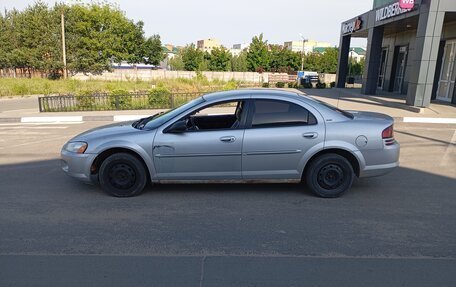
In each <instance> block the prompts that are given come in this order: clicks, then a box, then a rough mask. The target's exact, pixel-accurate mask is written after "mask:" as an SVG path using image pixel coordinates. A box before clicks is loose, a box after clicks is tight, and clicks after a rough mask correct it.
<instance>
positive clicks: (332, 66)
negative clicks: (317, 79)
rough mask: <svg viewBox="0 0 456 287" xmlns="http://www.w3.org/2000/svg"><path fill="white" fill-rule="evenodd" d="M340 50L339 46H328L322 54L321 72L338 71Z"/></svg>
mask: <svg viewBox="0 0 456 287" xmlns="http://www.w3.org/2000/svg"><path fill="white" fill-rule="evenodd" d="M338 55H339V50H338V49H337V48H327V49H326V50H325V52H324V53H323V54H321V56H320V68H319V72H321V73H329V74H335V73H336V71H337V61H338Z"/></svg>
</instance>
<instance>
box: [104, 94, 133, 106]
mask: <svg viewBox="0 0 456 287" xmlns="http://www.w3.org/2000/svg"><path fill="white" fill-rule="evenodd" d="M131 103H132V95H131V94H130V93H129V92H127V91H125V90H114V91H112V92H111V93H109V105H110V106H111V107H112V108H113V109H117V110H127V109H131V108H132V104H131Z"/></svg>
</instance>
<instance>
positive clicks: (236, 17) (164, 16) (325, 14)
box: [0, 0, 373, 48]
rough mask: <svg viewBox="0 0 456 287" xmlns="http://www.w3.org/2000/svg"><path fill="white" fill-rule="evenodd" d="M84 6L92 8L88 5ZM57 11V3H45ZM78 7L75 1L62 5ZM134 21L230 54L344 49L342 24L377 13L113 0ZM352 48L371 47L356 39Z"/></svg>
mask: <svg viewBox="0 0 456 287" xmlns="http://www.w3.org/2000/svg"><path fill="white" fill-rule="evenodd" d="M83 1H84V2H89V1H86V0H83ZM34 2H35V1H34V0H0V9H1V11H3V10H4V9H5V8H6V9H8V10H9V9H13V8H16V9H19V10H22V9H24V8H25V7H27V6H28V5H30V4H33V3H34ZM44 2H46V3H48V4H50V5H53V4H54V3H55V2H56V1H55V0H44ZM58 2H65V3H72V2H74V0H65V1H58ZM107 2H110V3H115V4H116V5H117V6H118V7H120V9H121V10H123V11H125V14H126V16H127V17H128V18H130V19H133V20H134V21H135V22H136V21H139V20H141V21H143V22H144V30H145V33H146V36H151V35H153V34H159V35H160V36H161V39H162V43H164V44H165V43H170V44H174V45H181V46H184V45H186V44H189V43H196V41H197V40H201V39H207V38H215V39H218V40H219V41H220V42H221V43H222V44H223V45H224V46H226V47H228V48H230V47H231V46H232V45H233V44H240V43H250V41H251V39H252V37H253V36H255V35H259V34H260V33H263V34H264V38H265V39H267V40H268V43H270V44H283V42H285V41H291V40H300V39H301V37H300V34H302V35H303V36H304V37H305V38H308V39H313V40H317V41H321V42H329V43H331V45H333V46H338V45H339V31H340V24H341V22H343V21H345V20H348V19H351V18H353V17H355V16H357V15H359V14H362V13H364V12H366V11H368V10H370V9H372V3H373V1H372V0H315V1H309V0H284V1H260V0H229V1H226V0H174V1H171V0H168V1H163V0H162V1H157V0H150V1H144V0H143V1H135V0H107ZM352 46H361V47H365V46H366V40H365V39H353V38H352Z"/></svg>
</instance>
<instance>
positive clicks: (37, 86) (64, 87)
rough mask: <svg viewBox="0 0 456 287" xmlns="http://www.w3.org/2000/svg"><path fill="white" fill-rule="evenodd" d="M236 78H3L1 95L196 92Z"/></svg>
mask: <svg viewBox="0 0 456 287" xmlns="http://www.w3.org/2000/svg"><path fill="white" fill-rule="evenodd" d="M238 84H240V83H239V82H236V81H228V82H224V81H218V80H216V81H208V80H207V79H206V78H204V77H197V78H193V79H164V80H153V81H140V80H136V81H133V80H132V81H101V80H89V81H80V80H73V79H68V80H48V79H42V78H32V79H28V78H16V79H14V78H0V97H12V96H28V95H59V94H60V95H65V94H80V93H86V92H87V91H89V92H112V91H115V90H125V91H129V92H134V91H146V90H150V89H152V88H155V87H163V88H166V89H168V90H169V91H171V92H173V93H194V92H205V91H216V90H230V89H235V88H237V86H238Z"/></svg>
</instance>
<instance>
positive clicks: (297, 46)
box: [283, 40, 331, 54]
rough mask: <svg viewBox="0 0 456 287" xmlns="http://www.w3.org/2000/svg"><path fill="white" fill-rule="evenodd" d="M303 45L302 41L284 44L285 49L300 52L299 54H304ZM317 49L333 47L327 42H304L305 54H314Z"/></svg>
mask: <svg viewBox="0 0 456 287" xmlns="http://www.w3.org/2000/svg"><path fill="white" fill-rule="evenodd" d="M302 44H303V41H302V40H300V41H288V42H284V43H283V45H284V46H285V48H287V49H288V50H291V51H293V52H299V53H301V52H302ZM315 47H331V44H330V43H327V42H318V41H315V40H307V41H306V42H304V53H306V54H307V53H311V52H313V49H314V48H315Z"/></svg>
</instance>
